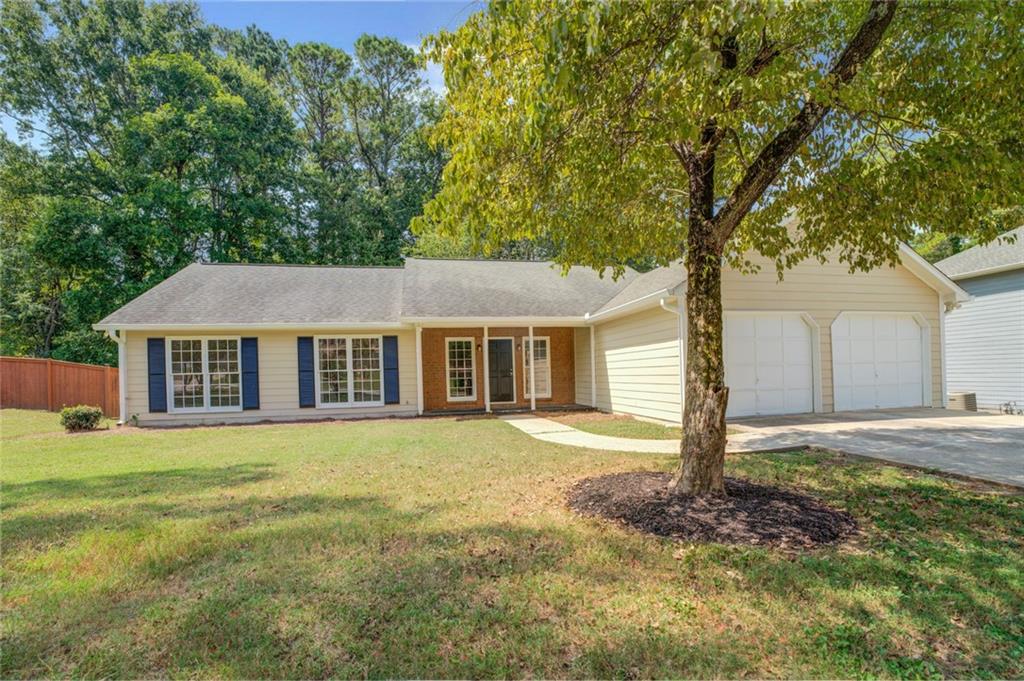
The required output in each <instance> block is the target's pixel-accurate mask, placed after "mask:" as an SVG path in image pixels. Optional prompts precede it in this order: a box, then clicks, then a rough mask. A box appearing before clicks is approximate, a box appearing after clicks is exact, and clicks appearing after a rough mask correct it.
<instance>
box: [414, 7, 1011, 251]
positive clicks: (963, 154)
mask: <svg viewBox="0 0 1024 681" xmlns="http://www.w3.org/2000/svg"><path fill="white" fill-rule="evenodd" d="M868 10H869V5H868V3H867V2H842V3H822V2H797V3H784V2H778V1H774V0H763V1H762V0H730V1H728V2H664V1H661V0H647V1H639V2H630V3H598V2H587V1H583V0H579V1H569V2H563V3H557V4H551V3H546V2H532V1H530V0H514V1H511V2H494V3H491V4H490V5H488V8H487V9H486V10H485V11H483V12H480V13H478V14H475V15H473V16H472V17H470V18H469V20H468V21H467V22H466V23H465V24H464V25H463V26H462V27H461V28H459V29H458V30H456V31H454V32H442V33H441V34H439V35H437V36H435V37H434V38H433V39H432V41H431V43H430V46H431V50H430V55H431V58H432V59H433V60H435V61H438V62H440V63H442V64H443V65H444V70H445V78H446V82H447V86H448V105H449V109H448V113H447V114H446V116H445V117H444V119H443V120H442V122H441V123H440V125H439V126H438V127H437V130H436V136H437V140H438V141H439V142H440V143H442V144H444V145H445V146H447V148H448V149H449V150H450V153H451V155H452V158H451V162H450V163H449V164H448V166H447V167H446V169H445V173H444V183H443V189H442V191H441V192H440V193H439V195H438V196H437V197H436V198H435V199H434V201H432V202H431V203H430V204H428V205H427V207H426V210H425V216H424V218H423V220H422V221H421V223H420V224H418V225H417V229H419V230H423V231H430V230H438V229H440V230H442V231H444V232H446V233H450V234H459V233H460V230H464V229H466V228H467V226H468V229H469V230H470V231H471V234H472V235H473V238H474V239H475V240H476V241H478V242H479V243H480V244H481V245H482V247H483V248H485V249H486V248H489V249H495V248H498V247H500V245H501V244H502V243H505V242H507V241H508V240H510V239H519V238H523V237H525V238H530V239H536V238H544V239H547V240H548V241H550V243H552V244H553V246H554V249H555V253H556V254H557V256H558V258H559V259H560V260H561V261H562V262H564V263H566V264H570V263H585V264H589V265H592V266H594V267H602V266H605V265H608V264H620V263H623V262H625V261H627V260H628V259H630V258H642V257H645V256H652V255H653V256H655V257H656V259H657V260H658V261H659V262H663V263H664V262H667V261H670V260H673V259H676V258H678V257H679V256H680V255H681V254H683V253H684V251H685V244H686V240H687V230H688V225H687V215H688V210H689V202H690V196H689V185H688V179H687V173H686V168H685V164H684V163H681V160H682V158H683V155H684V153H687V152H692V153H697V152H700V151H701V150H702V148H707V145H708V144H715V145H717V151H716V167H715V184H714V205H715V209H716V212H719V211H722V210H724V209H729V208H731V207H732V205H733V203H734V202H733V203H731V202H730V197H732V198H733V199H735V198H736V197H735V196H733V195H734V194H735V193H736V192H737V188H739V187H741V185H742V183H743V182H744V178H745V177H747V175H748V173H752V172H754V171H756V170H757V167H758V164H759V163H760V161H761V158H760V156H759V154H760V153H761V152H762V151H763V150H766V148H767V147H768V145H769V144H770V143H771V141H772V140H773V139H774V138H775V137H776V135H778V134H779V133H780V132H781V131H783V130H784V129H785V128H786V126H787V125H788V124H789V123H790V122H791V121H792V120H793V119H794V117H795V116H797V115H798V113H799V112H800V111H801V109H802V108H803V107H804V106H805V104H807V103H808V102H816V103H820V104H821V105H823V106H825V107H827V110H828V113H827V115H826V116H825V118H824V120H823V121H822V122H821V124H820V125H818V126H817V128H816V129H815V131H814V132H813V133H812V134H811V136H810V137H809V138H808V139H807V140H806V142H805V143H803V144H802V145H801V146H800V147H799V148H798V150H797V151H796V153H794V154H793V155H792V156H791V157H790V158H788V159H787V160H786V162H785V163H784V165H783V167H782V170H781V172H780V173H779V174H778V176H777V178H775V179H774V181H773V182H771V183H770V186H769V187H768V189H767V191H766V192H765V193H764V194H763V195H762V196H759V197H757V200H756V202H755V203H754V204H753V205H752V206H751V207H750V211H749V213H746V214H742V212H739V213H738V215H739V217H740V218H741V219H740V220H739V221H738V222H737V224H738V226H736V227H735V230H734V231H730V232H729V234H728V235H727V236H728V242H727V243H726V244H725V247H724V255H726V256H727V257H729V258H730V259H731V260H732V261H733V262H734V264H742V262H743V253H744V252H746V251H747V250H748V249H753V250H754V251H758V252H760V253H762V254H764V255H765V256H768V257H770V258H773V259H775V261H776V262H777V263H778V266H779V268H780V270H781V269H783V268H785V267H786V266H788V265H790V264H792V263H793V262H795V261H796V260H799V259H802V258H805V257H808V256H810V257H823V256H824V255H825V254H826V253H828V252H830V251H832V250H833V249H837V250H838V252H839V254H840V256H841V258H842V259H843V260H844V261H845V262H847V263H848V264H850V265H851V267H856V268H869V267H872V266H876V265H879V264H881V263H885V262H892V261H893V260H894V258H895V254H896V252H897V246H898V242H899V241H904V240H909V239H910V238H911V237H912V236H913V235H914V234H915V233H916V232H918V231H920V230H921V229H926V230H940V231H943V232H945V233H948V234H959V235H973V236H974V237H975V238H978V239H980V240H987V239H991V238H993V237H994V236H995V235H996V234H997V233H999V231H1001V230H1002V229H1004V228H1005V227H1006V226H1007V225H1008V220H1014V219H1019V215H1020V214H1019V212H1015V211H1014V210H1013V209H1016V208H1017V207H1019V206H1020V205H1021V204H1022V198H1024V144H1022V139H1021V130H1024V107H1021V106H1020V92H1021V91H1022V90H1024V82H1022V81H1024V5H1021V4H1020V3H1008V2H960V1H957V2H930V3H907V4H899V5H898V6H897V9H896V13H895V16H894V18H893V20H892V23H891V25H889V26H888V29H887V30H886V32H885V33H884V35H883V37H882V41H881V43H880V44H879V45H878V47H877V49H876V50H875V51H874V53H873V54H872V55H871V57H870V58H869V59H868V60H867V61H866V63H864V64H863V65H862V66H861V67H860V68H859V70H858V72H857V73H856V74H855V76H854V77H853V78H852V80H850V82H849V83H847V84H845V85H843V86H842V87H839V86H837V83H836V81H835V79H834V78H833V77H831V76H830V75H829V66H830V65H831V64H833V63H835V62H836V60H837V59H838V57H839V55H840V53H841V51H842V50H843V49H844V47H845V46H846V45H847V43H848V42H849V41H850V40H851V38H852V36H853V35H854V33H855V32H856V30H857V27H858V26H859V25H860V24H861V22H862V21H864V18H865V16H866V14H867V12H868ZM709 121H710V122H713V123H714V127H715V130H716V132H715V137H713V138H712V139H702V133H703V131H704V130H705V127H706V125H707V123H708V122H709ZM793 213H795V214H797V215H798V216H799V218H800V219H799V221H798V223H797V226H796V228H795V230H787V229H786V228H785V227H784V226H783V224H784V222H785V220H784V218H785V217H786V216H787V215H790V214H793Z"/></svg>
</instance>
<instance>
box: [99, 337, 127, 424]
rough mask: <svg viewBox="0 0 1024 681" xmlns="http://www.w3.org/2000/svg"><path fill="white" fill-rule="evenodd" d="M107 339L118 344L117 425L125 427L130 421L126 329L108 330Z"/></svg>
mask: <svg viewBox="0 0 1024 681" xmlns="http://www.w3.org/2000/svg"><path fill="white" fill-rule="evenodd" d="M107 338H109V339H110V340H112V341H114V342H115V343H117V415H118V418H117V425H119V426H123V425H124V424H125V422H126V421H127V420H128V407H127V404H128V336H127V332H126V331H125V330H124V329H117V330H115V331H111V330H109V329H108V330H107ZM104 380H106V378H104Z"/></svg>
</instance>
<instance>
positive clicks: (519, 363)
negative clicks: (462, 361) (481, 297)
mask: <svg viewBox="0 0 1024 681" xmlns="http://www.w3.org/2000/svg"><path fill="white" fill-rule="evenodd" d="M487 333H488V335H489V336H490V337H491V338H496V337H508V336H512V337H513V356H514V363H515V379H516V380H515V383H516V390H515V393H516V395H515V397H516V401H515V404H512V403H507V404H501V405H495V407H496V408H516V407H518V408H523V407H525V408H528V407H529V406H530V400H529V399H528V398H525V397H524V395H525V392H526V391H525V385H524V371H525V368H524V363H523V346H524V344H525V343H527V342H528V340H529V335H530V334H529V330H528V329H525V328H520V327H516V328H499V327H489V328H488V330H487ZM533 335H534V337H537V336H547V337H548V338H549V339H550V340H549V343H550V354H551V397H538V398H537V406H538V407H540V406H541V405H545V406H548V405H570V404H574V403H575V402H576V371H575V366H574V363H575V351H574V348H573V330H572V328H569V327H557V328H541V327H534V329H533ZM470 337H472V338H473V339H474V342H473V351H474V352H475V353H476V354H475V358H476V371H475V374H476V400H474V401H459V402H449V401H448V390H447V380H448V379H447V376H446V364H445V360H446V353H447V344H446V343H445V339H446V338H470ZM483 342H484V331H483V328H461V329H423V409H424V410H425V411H443V410H451V409H458V410H465V409H483V408H484V380H485V376H484V353H483ZM477 346H480V350H477V349H476V348H477Z"/></svg>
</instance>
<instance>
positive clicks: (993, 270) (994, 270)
mask: <svg viewBox="0 0 1024 681" xmlns="http://www.w3.org/2000/svg"><path fill="white" fill-rule="evenodd" d="M1021 269H1024V262H1014V263H1010V264H1009V265H997V266H995V267H986V268H985V269H981V270H974V271H973V272H964V273H963V274H951V275H949V278H950V279H952V280H953V281H960V280H962V279H973V278H974V277H983V276H985V275H987V274H999V273H1000V272H1009V271H1011V270H1021Z"/></svg>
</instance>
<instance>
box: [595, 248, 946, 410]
mask: <svg viewBox="0 0 1024 681" xmlns="http://www.w3.org/2000/svg"><path fill="white" fill-rule="evenodd" d="M750 260H751V261H752V262H754V263H756V264H759V265H761V271H760V272H757V273H755V274H746V275H744V274H740V273H739V272H737V271H735V270H732V269H728V268H727V269H726V270H725V271H724V272H723V275H722V277H723V280H722V304H723V308H724V309H725V310H727V311H736V312H740V311H755V312H772V311H775V312H801V313H807V314H808V315H810V317H811V318H812V319H814V321H815V322H816V323H817V324H818V326H819V329H820V334H819V335H820V339H821V366H820V375H821V398H822V409H823V411H825V412H830V411H832V410H833V402H834V399H833V393H832V341H831V338H832V336H831V333H832V330H831V327H832V322H833V321H835V319H836V317H837V316H838V315H839V314H840V313H842V312H844V311H845V312H857V311H859V312H906V313H910V314H919V315H920V316H921V317H922V318H923V319H924V320H925V322H926V323H927V324H928V327H929V333H930V340H931V343H930V345H931V348H930V350H931V352H930V358H929V359H928V360H927V361H928V362H929V363H930V364H931V386H932V406H935V407H941V406H942V359H941V347H942V345H941V344H942V337H941V334H942V328H941V324H940V321H939V296H938V294H937V293H936V292H935V291H934V290H933V289H931V288H930V287H929V286H928V285H926V284H925V283H924V282H923V281H921V280H920V279H919V278H917V277H916V276H915V275H914V274H912V273H911V272H910V271H909V270H907V269H906V268H904V267H902V266H897V267H895V268H889V267H884V268H880V269H876V270H873V271H871V272H858V273H854V274H851V273H850V272H849V271H848V269H847V267H846V266H845V265H843V264H841V263H839V262H828V263H825V264H820V263H818V262H817V261H810V262H804V263H801V264H799V265H797V266H796V267H794V268H793V269H791V270H789V271H787V272H786V273H785V278H784V279H783V281H781V282H779V281H778V279H777V277H776V274H775V267H774V265H773V264H772V263H771V262H769V261H767V260H766V259H764V258H760V257H757V256H752V257H750ZM595 333H596V339H597V343H596V345H597V381H598V383H597V386H598V387H597V407H598V408H599V409H603V410H605V411H611V412H618V413H625V414H634V415H637V416H645V417H649V418H656V419H661V420H665V421H672V422H674V423H679V421H680V410H681V407H680V397H679V395H680V387H679V365H678V362H679V346H678V340H677V339H678V336H677V333H678V322H677V317H676V316H675V315H673V314H671V313H668V312H666V311H664V310H662V309H661V308H660V307H654V308H653V309H650V308H649V309H645V310H643V311H640V312H636V313H634V314H631V315H628V316H626V317H621V318H618V319H615V320H612V321H608V322H604V323H598V324H597V326H596V327H595ZM578 335H579V334H578ZM576 347H577V353H579V352H580V348H581V347H582V344H581V343H580V342H579V341H577V345H576ZM588 361H589V359H588ZM576 365H577V367H583V366H585V365H584V364H583V363H582V362H581V361H580V360H577V364H576ZM577 380H579V379H577Z"/></svg>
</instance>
